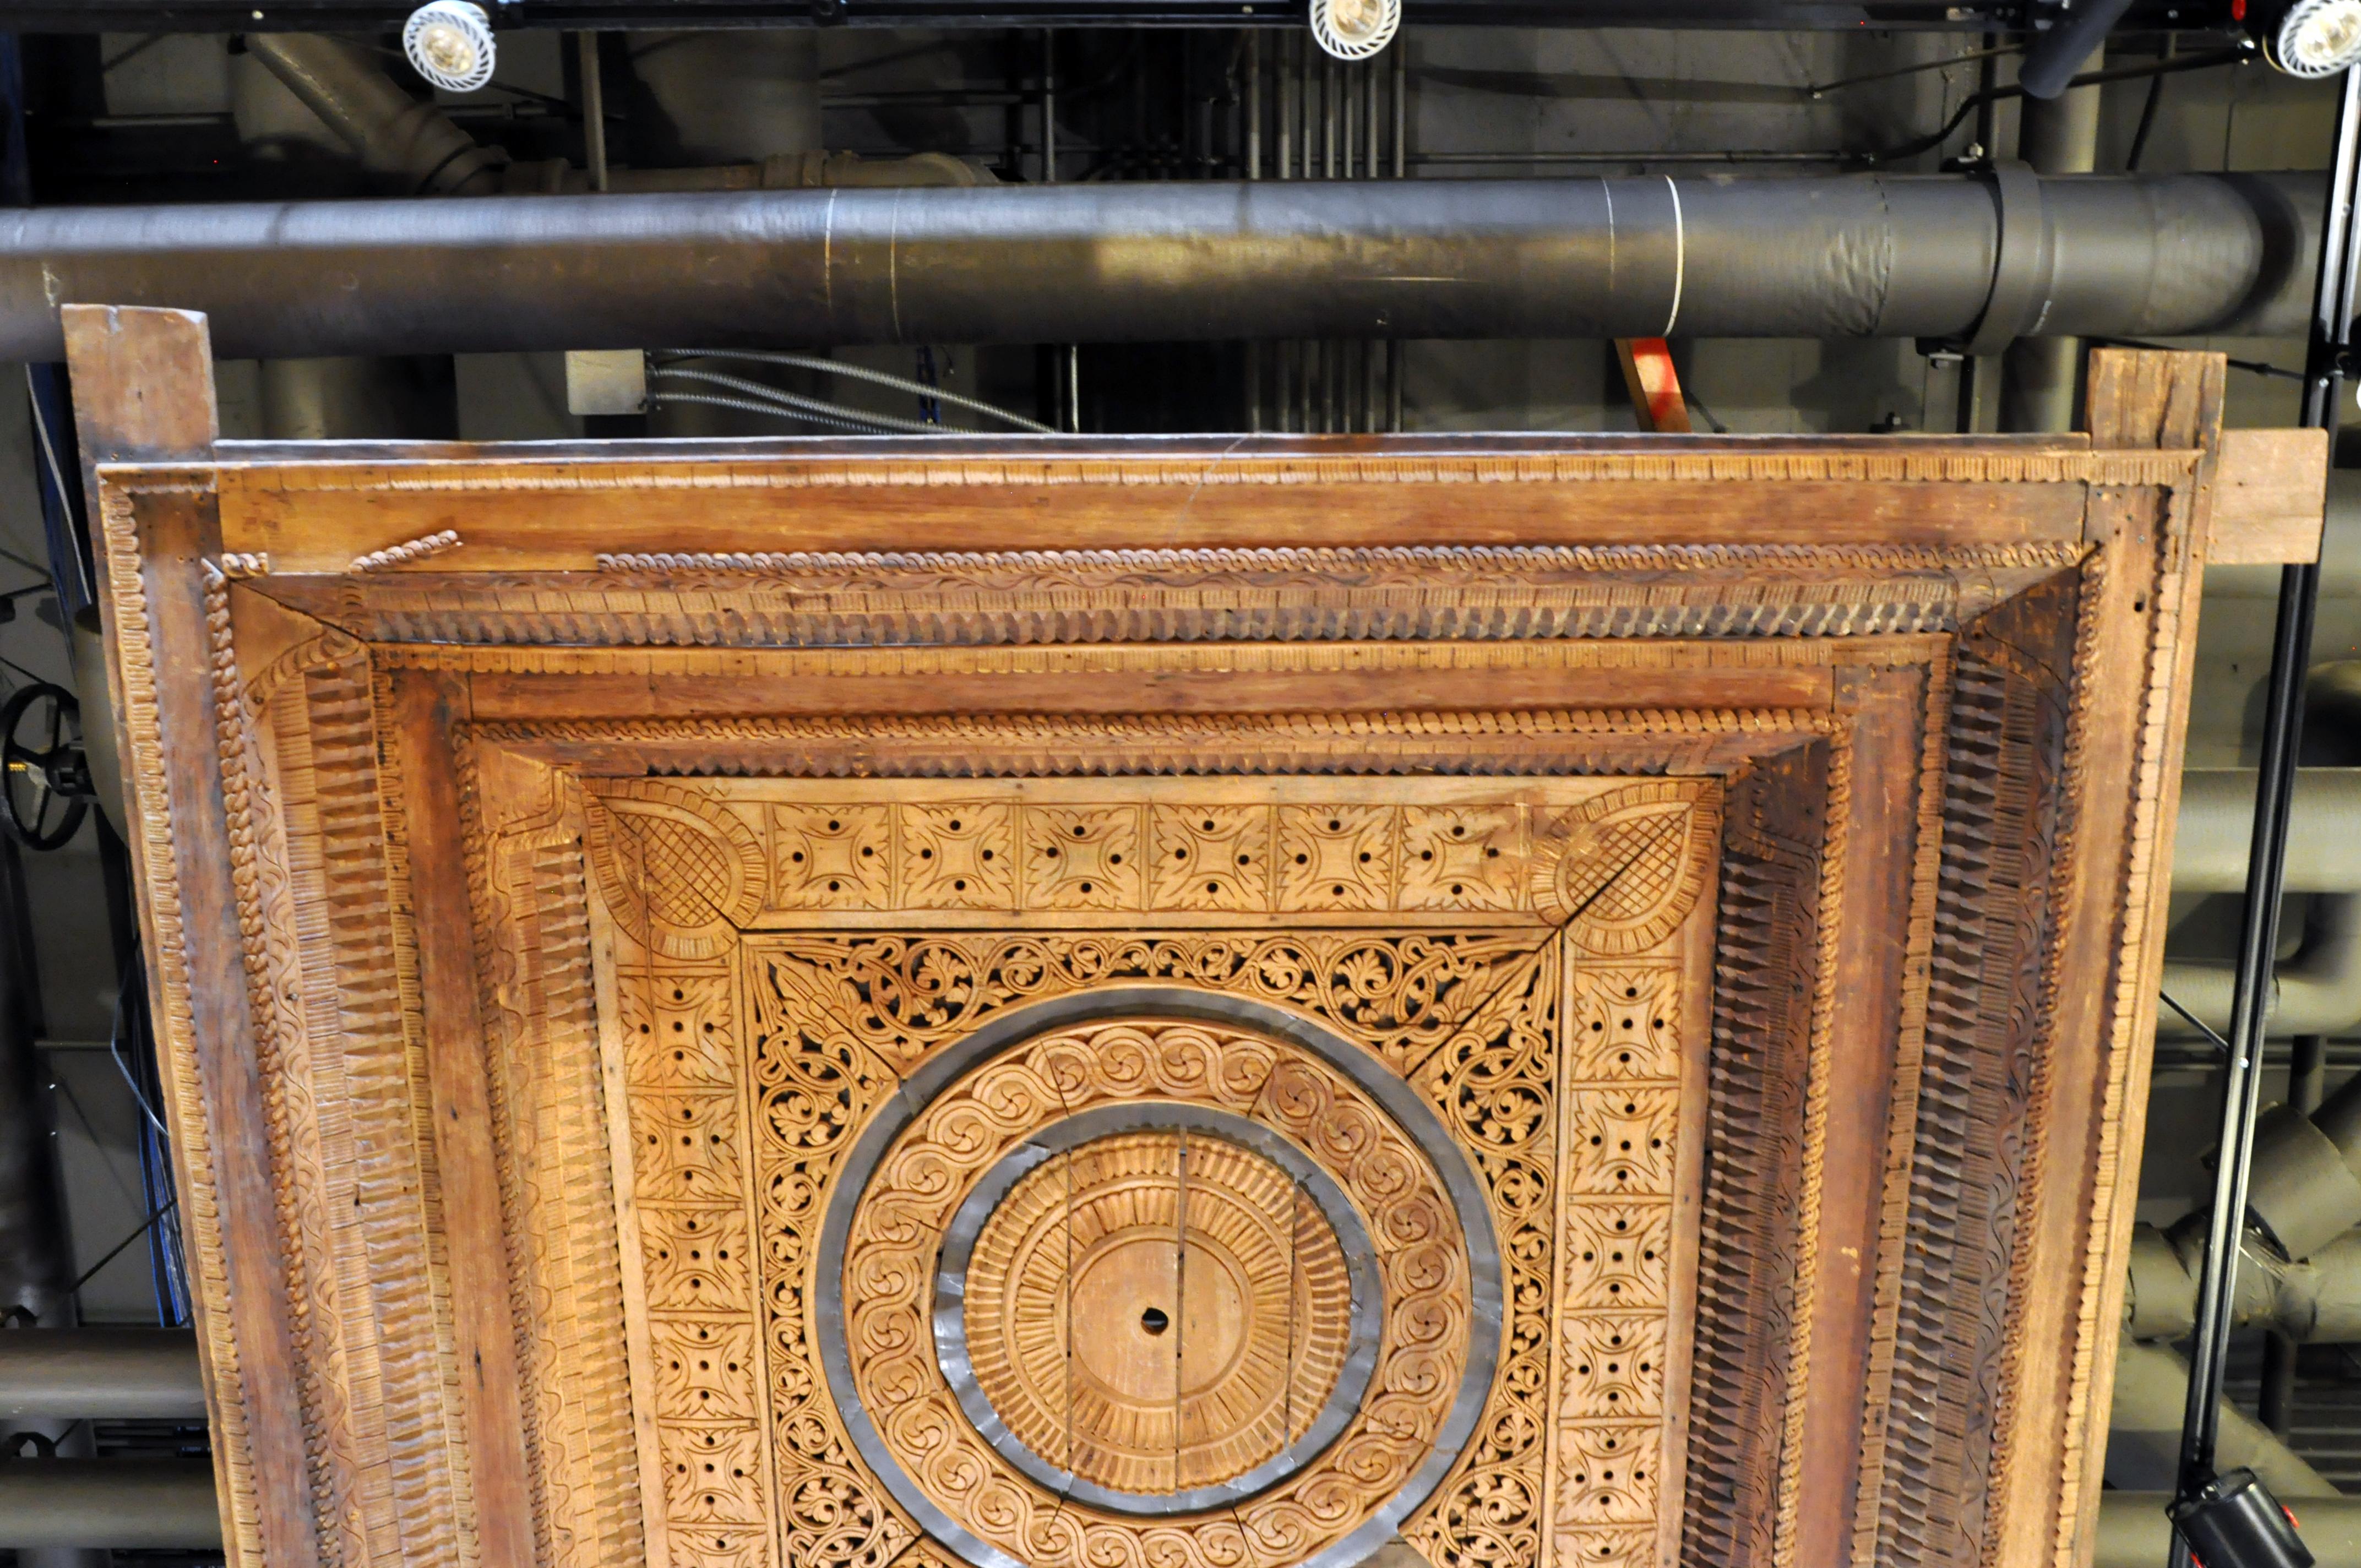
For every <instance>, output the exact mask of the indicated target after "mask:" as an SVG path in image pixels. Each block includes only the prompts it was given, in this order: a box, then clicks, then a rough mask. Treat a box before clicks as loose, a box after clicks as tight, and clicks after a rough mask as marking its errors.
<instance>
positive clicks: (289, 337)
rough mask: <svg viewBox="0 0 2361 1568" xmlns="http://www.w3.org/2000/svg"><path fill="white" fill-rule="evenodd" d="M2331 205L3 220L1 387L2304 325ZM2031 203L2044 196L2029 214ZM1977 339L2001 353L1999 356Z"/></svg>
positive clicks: (1739, 188) (2153, 193) (2184, 183)
mask: <svg viewBox="0 0 2361 1568" xmlns="http://www.w3.org/2000/svg"><path fill="white" fill-rule="evenodd" d="M2317 185H2318V182H2317V179H2316V177H2315V178H2312V179H2303V178H2301V177H2292V176H2277V175H2223V174H2199V175H2159V176H2151V177H2123V176H2083V177H2077V178H2066V179H2057V180H2044V181H2038V182H2037V184H2036V185H2032V186H2026V185H2019V186H2016V187H2014V188H2013V190H2014V192H2015V193H2014V194H2012V196H2011V197H2010V199H2009V201H2008V203H2007V206H2008V212H2009V215H2008V217H2007V219H2006V221H2007V222H2008V223H2009V224H2011V225H2037V231H2038V232H2037V233H2030V232H2029V233H2028V234H2027V235H2026V236H2025V237H2026V238H2027V239H2028V240H2031V241H2034V242H2035V243H2031V244H2027V245H2023V246H2019V245H2015V244H2012V246H2011V247H2008V249H2009V252H2010V254H2011V255H2012V256H2014V257H2016V258H2021V259H2022V260H2023V261H2024V262H2026V263H2028V264H2029V267H2028V266H2018V265H2015V264H2014V263H2013V264H2012V271H2011V275H2010V276H2008V277H2007V278H2004V279H2002V280H1999V281H2000V282H2001V283H2002V284H2004V285H2005V286H2004V287H2002V288H1998V289H1996V287H1995V283H1996V280H1995V270H1996V268H1997V267H1998V264H1999V261H2000V259H2001V257H2002V250H2003V247H2001V245H2000V236H2001V231H2002V226H2003V222H2004V219H2003V216H2002V214H2003V206H2004V203H2003V201H2002V199H2001V196H2000V195H1999V193H1998V189H1997V187H1996V186H1995V185H1994V184H1993V182H1992V181H1988V180H1985V179H1982V178H1979V177H1970V176H1940V175H1935V176H1888V175H1842V176H1832V177H1826V178H1810V179H1794V180H1754V181H1747V180H1730V179H1682V180H1671V179H1664V178H1648V179H1618V180H1546V181H1482V180H1479V181H1444V180H1422V181H1334V182H1328V181H1320V182H1306V181H1258V182H1255V183H1251V184H1249V183H1243V182H1240V183H1225V182H1214V181H1191V182H1188V183H1184V184H1170V185H1155V184H1122V183H1110V184H1062V185H1042V186H1021V187H1003V188H1000V189H972V190H962V189H934V190H835V191H827V190H819V191H774V192H682V193H672V194H651V195H606V196H574V197H568V196H538V197H484V198H477V199H472V200H464V201H460V200H446V201H436V200H418V201H408V202H314V203H277V204H271V203H251V204H236V205H219V206H178V207H135V208H89V207H85V208H71V207H49V208H38V209H34V210H32V211H28V212H15V213H7V214H0V361H5V360H22V359H33V360H39V359H44V358H54V357H56V356H58V354H59V352H60V334H59V329H58V324H57V306H58V304H59V303H60V302H66V301H85V302H104V303H110V304H152V305H173V306H181V307H184V308H189V309H194V310H202V311H204V312H206V313H208V314H209V315H210V316H211V317H212V319H213V330H214V343H215V346H216V349H217V351H218V352H220V353H221V354H222V355H224V356H230V357H245V356H255V357H286V356H309V355H335V354H391V353H410V354H418V353H449V352H465V351H489V350H515V349H553V348H630V347H646V346H653V345H666V344H670V345H694V346H698V347H732V346H749V345H834V344H858V343H892V342H915V343H928V342H932V343H1041V342H1050V343H1066V342H1084V343H1104V342H1127V341H1128V342H1137V341H1166V342H1170V341H1182V340H1211V341H1221V340H1236V339H1255V338H1331V339H1334V338H1345V339H1352V338H1370V337H1392V338H1402V337H1430V338H1486V337H1499V338H1606V337H1633V336H1665V335H1677V336H1684V337H1725V336H1726V337H1796V338H1843V337H1913V338H1962V337H1965V336H1968V335H1970V334H1974V333H1976V332H1977V331H1978V329H1979V328H1980V326H1988V325H1989V324H1991V323H1985V322H1984V320H1983V318H1984V317H1985V315H1986V314H1987V306H1988V305H1992V306H1993V307H1994V308H1995V309H1997V310H1999V311H2000V312H2001V313H2003V315H2004V317H2005V319H2004V320H2003V321H2001V322H2000V323H1998V325H1999V328H2000V331H1999V333H1998V335H1999V336H2001V337H2002V338H2005V337H2007V336H2009V335H2015V334H2064V335H2085V336H2087V335H2109V336H2174V335H2183V334H2198V333H2214V332H2219V333H2240V334H2271V333H2281V332H2287V331H2291V330H2296V329H2297V328H2298V326H2299V325H2300V323H2301V321H2302V320H2303V318H2304V313H2305V307H2306V305H2307V304H2308V299H2307V297H2306V296H2307V294H2308V289H2307V288H2306V286H2305V285H2306V283H2307V282H2308V278H2307V276H2306V274H2307V273H2308V270H2309V268H2310V264H2311V258H2312V255H2313V254H2314V253H2315V252H2316V251H2317V248H2318V246H2317V240H2316V237H2315V232H2316V230H2317V228H2318V226H2319V225H2318V213H2319V191H2318V188H2317ZM2028 195H2034V196H2037V197H2038V200H2037V201H2028V200H2027V199H2026V197H2027V196H2028ZM1987 335H1990V334H1987Z"/></svg>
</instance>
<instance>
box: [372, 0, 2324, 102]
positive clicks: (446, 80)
mask: <svg viewBox="0 0 2361 1568" xmlns="http://www.w3.org/2000/svg"><path fill="white" fill-rule="evenodd" d="M2356 3H2361V0H2356ZM401 52H402V53H404V54H406V55H408V56H409V57H410V63H411V64H412V65H413V66H415V67H417V68H418V74H419V75H421V76H423V77H424V78H426V80H427V81H429V82H433V83H434V85H435V86H437V87H441V88H444V89H445V90H447V91H449V92H453V93H473V92H475V91H476V90H477V89H478V88H479V87H481V86H483V85H484V84H485V83H486V82H489V81H490V80H491V79H492V52H493V51H492V22H491V18H490V17H489V16H486V15H484V8H483V7H482V6H480V5H469V4H468V3H467V0H427V3H426V4H425V5H421V6H420V7H418V9H417V10H415V11H412V13H411V14H410V20H409V21H408V22H407V23H406V24H404V25H403V27H402V29H401Z"/></svg>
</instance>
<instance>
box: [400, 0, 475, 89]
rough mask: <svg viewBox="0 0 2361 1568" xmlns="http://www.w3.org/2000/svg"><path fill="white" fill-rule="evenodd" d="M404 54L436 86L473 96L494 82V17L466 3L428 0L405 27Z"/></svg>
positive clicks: (402, 34)
mask: <svg viewBox="0 0 2361 1568" xmlns="http://www.w3.org/2000/svg"><path fill="white" fill-rule="evenodd" d="M401 51H402V53H404V54H406V55H408V56H409V57H410V63H411V64H412V65H413V66H415V67H417V69H418V74H419V75H421V76H423V77H424V78H426V80H427V81H429V82H433V83H434V85H435V86H437V87H441V88H444V89H445V90H447V91H449V92H453V93H473V92H475V91H476V90H477V89H478V88H479V87H481V86H483V85H484V84H485V83H486V82H489V81H490V80H491V79H492V55H493V46H492V24H491V18H490V17H489V16H485V15H484V11H483V7H482V6H480V5H469V4H468V3H467V0H427V3H426V4H425V5H421V6H420V7H419V8H418V9H417V10H415V11H412V13H411V14H410V20H409V22H408V23H406V24H405V25H404V26H403V27H402V29H401Z"/></svg>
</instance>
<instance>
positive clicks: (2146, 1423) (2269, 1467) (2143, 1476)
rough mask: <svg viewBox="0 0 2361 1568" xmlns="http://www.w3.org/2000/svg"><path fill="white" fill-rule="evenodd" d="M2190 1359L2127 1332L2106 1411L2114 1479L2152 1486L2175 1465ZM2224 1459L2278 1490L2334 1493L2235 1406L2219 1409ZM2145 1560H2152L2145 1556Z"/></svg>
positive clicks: (2291, 1494)
mask: <svg viewBox="0 0 2361 1568" xmlns="http://www.w3.org/2000/svg"><path fill="white" fill-rule="evenodd" d="M2189 1382H2190V1377H2189V1365H2188V1364H2187V1363H2186V1362H2184V1361H2182V1360H2181V1359H2180V1355H2179V1354H2177V1353H2176V1352H2174V1351H2172V1350H2171V1349H2169V1348H2168V1347H2167V1346H2164V1345H2160V1344H2142V1343H2139V1342H2137V1341H2136V1340H2131V1339H2126V1340H2125V1341H2124V1342H2123V1343H2122V1344H2121V1345H2120V1346H2119V1347H2118V1348H2117V1351H2116V1354H2115V1384H2114V1392H2113V1394H2112V1396H2111V1397H2110V1399H2109V1409H2108V1414H2107V1475H2108V1479H2109V1480H2111V1481H2114V1482H2116V1483H2117V1484H2118V1485H2130V1486H2143V1485H2146V1486H2153V1485H2155V1484H2156V1483H2157V1482H2158V1481H2159V1480H2162V1479H2163V1478H2164V1477H2165V1476H2167V1475H2170V1474H2171V1470H2172V1463H2173V1450H2174V1448H2175V1447H2176V1446H2178V1444H2179V1442H2180V1407H2181V1400H2182V1395H2183V1392H2184V1390H2185V1389H2186V1388H2187V1387H2188V1386H2189ZM2218 1413H2219V1416H2220V1420H2221V1423H2222V1426H2221V1437H2220V1440H2219V1443H2218V1447H2217V1453H2218V1454H2219V1456H2220V1459H2221V1462H2222V1464H2223V1467H2224V1469H2228V1468H2230V1467H2232V1466H2235V1465H2240V1464H2244V1465H2247V1466H2250V1467H2251V1468H2252V1469H2253V1470H2254V1472H2255V1473H2256V1474H2257V1475H2260V1476H2261V1477H2262V1478H2263V1481H2264V1484H2265V1485H2266V1486H2269V1487H2270V1489H2271V1490H2272V1491H2274V1492H2276V1493H2278V1494H2279V1496H2280V1497H2285V1498H2288V1499H2290V1500H2294V1499H2298V1498H2303V1497H2336V1496H2337V1495H2338V1493H2337V1490H2336V1488H2335V1487H2334V1486H2332V1485H2330V1484H2329V1483H2328V1482H2327V1481H2325V1480H2323V1479H2322V1477H2321V1475H2320V1473H2319V1472H2318V1471H2316V1470H2314V1469H2313V1468H2312V1466H2311V1465H2310V1464H2306V1463H2304V1461H2303V1460H2302V1459H2301V1457H2300V1456H2299V1455H2298V1454H2297V1453H2295V1451H2294V1450H2292V1449H2290V1448H2289V1447H2288V1446H2287V1444H2285V1443H2283V1442H2280V1441H2279V1439H2278V1438H2276V1437H2273V1436H2272V1435H2271V1434H2270V1432H2269V1431H2267V1430H2265V1429H2264V1428H2263V1427H2262V1426H2261V1425H2260V1424H2259V1423H2257V1421H2256V1420H2255V1419H2254V1418H2253V1417H2251V1416H2249V1415H2247V1414H2246V1412H2244V1411H2243V1410H2240V1409H2237V1408H2236V1407H2235V1406H2232V1405H2226V1404H2225V1405H2222V1406H2220V1407H2219V1409H2218ZM2149 1568H2154V1564H2150V1565H2149Z"/></svg>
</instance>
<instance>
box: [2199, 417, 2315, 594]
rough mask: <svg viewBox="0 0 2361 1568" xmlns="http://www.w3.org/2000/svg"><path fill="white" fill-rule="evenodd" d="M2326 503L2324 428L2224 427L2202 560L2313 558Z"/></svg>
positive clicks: (2235, 562) (2242, 562)
mask: <svg viewBox="0 0 2361 1568" xmlns="http://www.w3.org/2000/svg"><path fill="white" fill-rule="evenodd" d="M2327 504H2328V433H2327V432H2326V431H2324V430H2225V431H2224V432H2223V433H2222V456H2221V460H2220V462H2219V464H2218V465H2217V466H2216V467H2215V469H2214V477H2213V532H2212V535H2211V538H2210V541H2209V543H2207V546H2206V550H2205V560H2206V564H2207V565H2214V566H2262V565H2289V564H2291V563H2297V562H2305V561H2317V560H2319V559H2320V533H2321V524H2322V521H2323V514H2324V512H2325V509H2326V507H2327Z"/></svg>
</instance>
